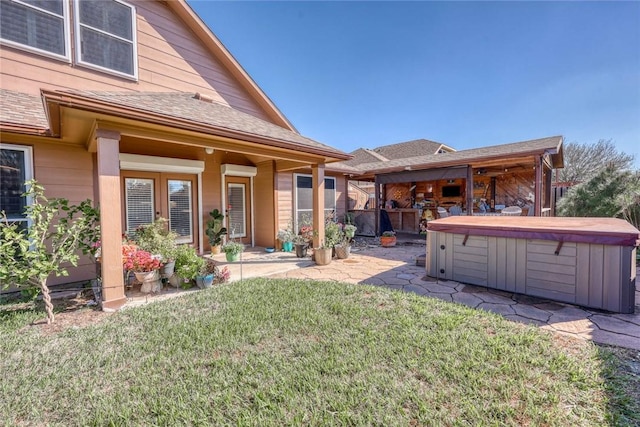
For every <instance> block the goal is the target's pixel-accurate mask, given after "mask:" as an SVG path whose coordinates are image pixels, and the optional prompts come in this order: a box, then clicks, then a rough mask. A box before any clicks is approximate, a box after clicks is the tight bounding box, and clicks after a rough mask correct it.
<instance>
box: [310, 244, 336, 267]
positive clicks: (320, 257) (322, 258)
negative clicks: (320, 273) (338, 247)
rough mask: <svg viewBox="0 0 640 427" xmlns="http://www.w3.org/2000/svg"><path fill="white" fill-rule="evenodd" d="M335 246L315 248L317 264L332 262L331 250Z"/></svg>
mask: <svg viewBox="0 0 640 427" xmlns="http://www.w3.org/2000/svg"><path fill="white" fill-rule="evenodd" d="M332 250H333V248H316V249H314V250H313V253H314V257H315V260H316V264H318V265H328V264H329V263H331V252H332Z"/></svg>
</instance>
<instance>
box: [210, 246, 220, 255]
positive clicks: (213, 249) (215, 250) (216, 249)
mask: <svg viewBox="0 0 640 427" xmlns="http://www.w3.org/2000/svg"><path fill="white" fill-rule="evenodd" d="M221 251H222V247H221V246H220V245H215V246H211V255H218V254H219V253H220V252H221Z"/></svg>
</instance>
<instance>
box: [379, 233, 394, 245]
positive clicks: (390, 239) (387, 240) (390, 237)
mask: <svg viewBox="0 0 640 427" xmlns="http://www.w3.org/2000/svg"><path fill="white" fill-rule="evenodd" d="M380 244H381V245H382V247H384V248H389V247H391V246H395V245H396V233H395V231H385V232H384V233H382V236H380Z"/></svg>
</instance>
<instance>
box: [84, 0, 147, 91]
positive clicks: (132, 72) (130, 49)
mask: <svg viewBox="0 0 640 427" xmlns="http://www.w3.org/2000/svg"><path fill="white" fill-rule="evenodd" d="M75 23H76V51H77V53H76V55H77V62H78V64H82V65H86V66H89V67H92V68H96V69H99V70H101V71H107V72H111V73H115V74H118V75H121V76H124V77H129V78H134V79H135V78H137V76H138V70H137V68H138V67H137V58H136V57H137V53H136V11H135V8H134V7H133V6H130V5H128V4H126V3H124V2H121V1H119V0H97V1H96V0H75Z"/></svg>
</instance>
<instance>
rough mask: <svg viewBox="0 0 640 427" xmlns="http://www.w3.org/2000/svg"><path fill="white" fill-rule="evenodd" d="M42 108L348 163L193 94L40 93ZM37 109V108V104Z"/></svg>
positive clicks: (293, 135) (334, 153)
mask: <svg viewBox="0 0 640 427" xmlns="http://www.w3.org/2000/svg"><path fill="white" fill-rule="evenodd" d="M42 94H43V98H44V100H45V103H46V104H48V105H49V104H52V105H61V106H66V107H70V108H77V109H81V110H85V111H91V112H95V113H105V114H109V115H112V116H115V117H122V118H128V119H138V120H140V121H143V122H147V123H157V124H165V125H169V126H172V127H176V128H181V129H186V130H195V131H198V132H202V133H206V134H210V135H215V136H222V137H229V138H236V139H242V140H246V141H249V142H255V143H259V144H263V145H268V146H272V147H280V148H286V149H294V150H298V151H303V152H307V153H312V154H320V155H324V156H329V157H331V158H334V159H340V160H342V159H349V158H350V156H349V155H348V154H346V153H344V152H342V151H340V150H338V149H335V148H333V147H330V146H328V145H325V144H322V143H320V142H318V141H314V140H313V139H310V138H306V137H304V136H302V135H300V134H299V133H297V132H294V131H292V130H288V129H285V128H283V127H280V126H278V125H276V124H273V123H271V122H268V121H265V120H262V119H259V118H257V117H255V116H252V115H251V114H247V113H243V112H241V111H238V110H236V109H234V108H232V107H229V106H226V105H222V104H218V103H215V102H209V101H207V100H205V98H202V97H200V96H199V95H198V94H195V95H194V94H193V93H180V92H169V93H166V92H135V93H132V92H94V91H78V90H59V91H48V90H43V91H42ZM40 108H41V109H42V105H40Z"/></svg>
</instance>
